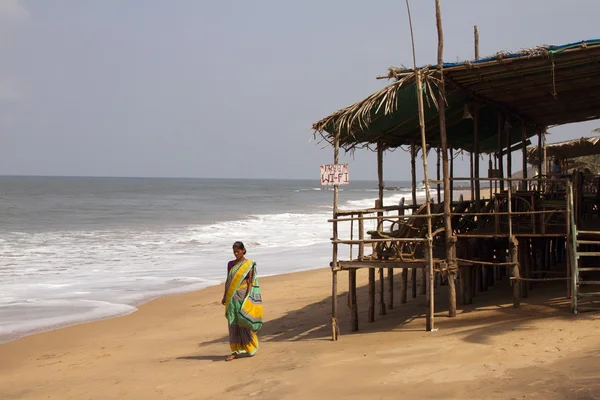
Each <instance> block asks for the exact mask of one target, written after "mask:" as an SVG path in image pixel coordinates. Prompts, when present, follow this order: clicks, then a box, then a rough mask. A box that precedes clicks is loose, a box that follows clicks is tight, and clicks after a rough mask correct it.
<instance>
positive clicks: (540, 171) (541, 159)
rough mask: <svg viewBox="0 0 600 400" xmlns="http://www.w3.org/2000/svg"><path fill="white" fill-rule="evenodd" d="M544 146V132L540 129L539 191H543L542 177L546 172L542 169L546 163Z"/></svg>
mask: <svg viewBox="0 0 600 400" xmlns="http://www.w3.org/2000/svg"><path fill="white" fill-rule="evenodd" d="M543 146H544V144H543V140H542V130H541V129H540V130H539V131H538V177H539V178H540V180H539V181H538V190H539V191H542V175H543V173H544V170H543V168H542V165H543V163H544V157H543V149H542V147H543Z"/></svg>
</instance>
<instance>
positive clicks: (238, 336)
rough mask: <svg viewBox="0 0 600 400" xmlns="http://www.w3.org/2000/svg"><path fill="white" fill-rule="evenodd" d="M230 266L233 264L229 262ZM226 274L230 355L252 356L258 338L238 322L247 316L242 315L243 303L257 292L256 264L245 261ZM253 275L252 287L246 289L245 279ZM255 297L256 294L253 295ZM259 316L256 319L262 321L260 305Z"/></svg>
mask: <svg viewBox="0 0 600 400" xmlns="http://www.w3.org/2000/svg"><path fill="white" fill-rule="evenodd" d="M230 264H233V262H231V263H230ZM230 267H231V268H229V271H228V273H227V282H226V283H225V317H226V318H227V325H228V326H229V347H230V348H231V354H236V355H237V354H248V355H251V356H252V355H254V353H256V351H257V350H258V337H257V336H256V332H255V331H253V330H252V329H250V328H248V327H245V326H242V325H240V320H241V319H242V318H243V317H245V316H247V315H245V314H243V313H244V309H243V306H244V301H245V300H248V301H249V297H250V294H251V292H254V293H256V292H257V291H258V298H259V299H260V292H259V289H258V278H257V276H256V263H255V262H254V261H252V260H245V261H243V262H241V263H238V264H236V265H233V266H231V265H230ZM250 271H254V273H253V282H252V287H251V288H249V287H248V282H247V279H246V277H247V276H248V274H249V273H250ZM254 295H255V296H256V294H254ZM259 313H260V315H256V318H257V319H260V320H261V321H262V305H261V306H260V310H259Z"/></svg>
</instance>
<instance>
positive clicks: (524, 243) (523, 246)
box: [519, 239, 531, 299]
mask: <svg viewBox="0 0 600 400" xmlns="http://www.w3.org/2000/svg"><path fill="white" fill-rule="evenodd" d="M528 253H529V240H528V239H521V240H519V255H520V257H519V265H520V266H521V267H522V269H523V274H524V275H525V278H531V274H530V271H529V261H528ZM529 282H531V281H529ZM528 286H529V285H527V284H526V282H521V297H523V298H524V299H526V298H527V296H528V290H527V289H528Z"/></svg>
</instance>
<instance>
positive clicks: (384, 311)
mask: <svg viewBox="0 0 600 400" xmlns="http://www.w3.org/2000/svg"><path fill="white" fill-rule="evenodd" d="M386 314H387V309H386V307H385V276H384V275H383V268H379V315H386Z"/></svg>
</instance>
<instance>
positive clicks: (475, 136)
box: [473, 104, 481, 225]
mask: <svg viewBox="0 0 600 400" xmlns="http://www.w3.org/2000/svg"><path fill="white" fill-rule="evenodd" d="M473 111H474V113H473V114H474V115H473V142H474V143H473V147H474V149H475V154H474V155H473V157H474V158H473V176H474V177H475V185H474V186H475V201H476V202H475V212H480V211H481V202H480V200H481V193H480V190H479V189H480V182H479V105H478V104H475V107H474V110H473ZM480 220H481V217H477V225H479V221H480Z"/></svg>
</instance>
